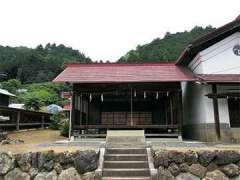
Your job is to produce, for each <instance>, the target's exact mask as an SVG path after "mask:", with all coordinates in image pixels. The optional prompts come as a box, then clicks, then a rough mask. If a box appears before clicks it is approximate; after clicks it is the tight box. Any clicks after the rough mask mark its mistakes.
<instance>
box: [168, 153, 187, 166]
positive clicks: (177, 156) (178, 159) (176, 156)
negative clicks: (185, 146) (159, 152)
mask: <svg viewBox="0 0 240 180" xmlns="http://www.w3.org/2000/svg"><path fill="white" fill-rule="evenodd" d="M168 158H169V160H170V161H171V162H175V163H177V164H181V163H183V162H184V159H185V156H184V153H183V152H180V151H169V153H168Z"/></svg>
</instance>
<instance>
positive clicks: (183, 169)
mask: <svg viewBox="0 0 240 180" xmlns="http://www.w3.org/2000/svg"><path fill="white" fill-rule="evenodd" d="M179 169H180V171H181V172H188V171H189V166H188V164H187V163H182V164H180V165H179Z"/></svg>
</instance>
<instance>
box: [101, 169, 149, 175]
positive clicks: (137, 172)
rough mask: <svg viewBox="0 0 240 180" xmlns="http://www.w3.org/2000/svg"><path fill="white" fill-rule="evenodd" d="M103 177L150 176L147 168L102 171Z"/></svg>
mask: <svg viewBox="0 0 240 180" xmlns="http://www.w3.org/2000/svg"><path fill="white" fill-rule="evenodd" d="M103 176H104V177H138V176H150V170H149V168H139V169H123V168H120V169H110V168H104V169H103Z"/></svg>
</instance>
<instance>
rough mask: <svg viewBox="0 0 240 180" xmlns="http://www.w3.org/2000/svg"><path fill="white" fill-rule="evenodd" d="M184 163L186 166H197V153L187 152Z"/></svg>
mask: <svg viewBox="0 0 240 180" xmlns="http://www.w3.org/2000/svg"><path fill="white" fill-rule="evenodd" d="M185 162H186V163H187V164H188V165H192V164H197V162H198V155H197V153H196V152H194V151H187V152H185Z"/></svg>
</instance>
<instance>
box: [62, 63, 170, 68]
mask: <svg viewBox="0 0 240 180" xmlns="http://www.w3.org/2000/svg"><path fill="white" fill-rule="evenodd" d="M169 65H171V66H172V65H175V62H151V63H75V64H66V67H79V66H85V67H87V66H98V67H100V66H105V67H106V66H116V67H117V66H169Z"/></svg>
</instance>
